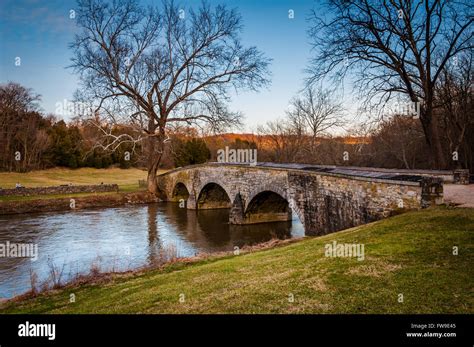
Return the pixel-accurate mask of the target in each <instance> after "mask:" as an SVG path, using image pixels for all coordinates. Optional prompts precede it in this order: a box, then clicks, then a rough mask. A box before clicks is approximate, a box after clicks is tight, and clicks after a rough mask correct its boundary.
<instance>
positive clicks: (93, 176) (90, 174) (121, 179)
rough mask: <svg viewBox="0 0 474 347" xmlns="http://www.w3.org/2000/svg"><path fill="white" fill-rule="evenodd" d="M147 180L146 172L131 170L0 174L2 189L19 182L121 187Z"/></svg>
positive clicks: (62, 170)
mask: <svg viewBox="0 0 474 347" xmlns="http://www.w3.org/2000/svg"><path fill="white" fill-rule="evenodd" d="M143 179H146V171H143V170H139V169H135V168H131V169H119V168H111V169H93V168H80V169H76V170H71V169H65V168H54V169H48V170H40V171H31V172H27V173H17V172H0V187H2V188H15V184H16V183H17V182H19V183H21V184H22V185H23V186H25V187H44V186H55V185H59V184H68V183H72V184H100V183H101V182H103V183H104V184H107V183H116V184H118V185H119V186H130V185H136V186H137V187H138V180H143Z"/></svg>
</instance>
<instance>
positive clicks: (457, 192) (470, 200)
mask: <svg viewBox="0 0 474 347" xmlns="http://www.w3.org/2000/svg"><path fill="white" fill-rule="evenodd" d="M444 201H445V202H446V203H451V204H456V205H458V206H459V207H471V208H474V184H469V185H461V184H445V185H444Z"/></svg>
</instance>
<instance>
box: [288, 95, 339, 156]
mask: <svg viewBox="0 0 474 347" xmlns="http://www.w3.org/2000/svg"><path fill="white" fill-rule="evenodd" d="M332 94H333V92H332V91H331V90H325V89H323V88H321V87H319V88H314V87H312V86H310V87H309V88H307V89H305V90H304V91H303V92H302V95H301V96H298V97H295V98H293V100H291V101H290V110H288V111H287V117H288V119H289V121H290V124H291V125H292V126H293V128H294V129H295V131H296V132H297V133H299V134H300V135H301V136H305V135H308V134H309V135H310V139H311V141H310V146H309V148H308V150H309V152H310V153H314V150H315V149H316V146H317V138H318V136H322V135H326V134H327V132H328V131H329V130H331V129H334V128H336V127H341V126H342V125H343V124H344V120H343V107H342V104H341V103H340V102H338V101H336V100H335V98H333V96H332Z"/></svg>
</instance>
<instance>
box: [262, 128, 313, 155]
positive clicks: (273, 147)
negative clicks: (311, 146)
mask: <svg viewBox="0 0 474 347" xmlns="http://www.w3.org/2000/svg"><path fill="white" fill-rule="evenodd" d="M257 134H258V135H259V139H258V145H259V150H265V149H269V159H270V161H272V162H280V163H295V162H298V161H299V160H300V159H301V157H300V155H301V149H302V148H303V144H304V142H305V140H306V139H305V136H304V135H302V134H301V133H300V132H298V130H297V129H295V127H294V126H293V125H292V124H290V122H289V121H288V120H281V119H280V120H275V121H269V122H267V123H266V124H265V125H260V126H258V127H257Z"/></svg>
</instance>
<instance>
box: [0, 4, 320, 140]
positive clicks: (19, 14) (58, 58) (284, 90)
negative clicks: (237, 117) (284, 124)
mask: <svg viewBox="0 0 474 347" xmlns="http://www.w3.org/2000/svg"><path fill="white" fill-rule="evenodd" d="M150 1H151V0H150ZM152 1H155V0H152ZM209 2H210V3H211V4H212V5H213V4H221V3H225V4H227V5H228V6H229V7H236V8H237V9H238V10H239V12H240V13H241V15H242V17H243V24H244V31H243V33H242V41H243V43H244V45H246V46H250V45H255V46H257V48H258V49H259V50H261V51H262V52H263V53H264V54H265V55H266V56H267V57H269V58H272V59H273V61H272V64H271V66H270V70H271V72H272V78H271V81H272V83H271V86H270V87H269V88H268V89H263V90H261V91H260V92H258V93H256V92H242V93H239V94H237V95H232V102H231V108H232V110H234V111H241V112H242V113H243V114H244V116H245V124H246V125H245V127H244V128H243V129H242V131H244V132H247V131H253V130H255V129H256V127H257V125H259V124H264V123H265V122H267V121H271V120H275V119H278V118H281V117H283V116H284V115H285V109H286V108H287V107H288V104H289V101H290V99H291V98H292V97H293V96H295V95H296V94H297V92H298V91H299V90H301V88H302V87H303V81H304V78H305V73H304V71H303V70H304V69H305V68H306V66H307V64H308V61H309V58H310V56H311V55H310V53H311V52H310V50H311V46H310V44H309V41H310V40H309V37H308V35H307V32H306V31H307V29H308V27H309V24H308V22H307V17H308V15H309V12H310V10H311V9H312V8H313V7H317V6H318V3H319V1H318V0H300V1H291V0H286V1H284V0H260V1H255V0H254V1H252V0H237V1H229V0H211V1H209ZM178 3H179V2H178ZM181 3H183V4H186V3H189V0H188V1H182V2H181ZM75 6H76V2H75V1H73V0H65V1H60V0H51V1H40V0H2V1H1V3H0V41H1V43H0V83H5V82H8V81H14V82H18V83H20V84H22V85H24V86H26V87H30V88H33V90H34V91H35V92H37V93H39V94H41V95H42V103H41V106H42V108H43V111H44V112H46V113H55V109H56V105H57V103H62V102H63V100H65V99H66V100H71V99H72V96H73V92H74V90H75V89H76V88H77V85H78V77H77V76H76V75H74V74H73V72H72V70H71V69H67V68H66V67H67V66H68V65H69V64H70V57H71V54H72V52H71V50H70V49H69V48H68V43H69V42H71V41H72V38H73V34H74V31H75V30H76V26H75V22H74V19H70V18H69V11H70V10H71V9H74V8H75ZM289 10H293V13H294V18H289V15H288V14H289ZM16 57H20V58H21V65H20V66H15V58H16ZM66 120H67V117H66Z"/></svg>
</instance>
